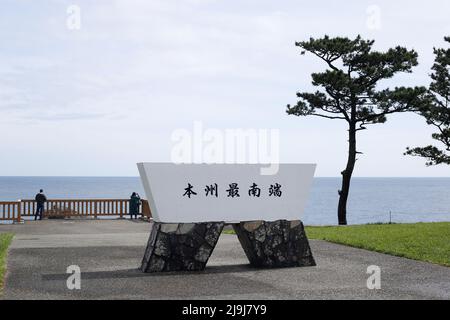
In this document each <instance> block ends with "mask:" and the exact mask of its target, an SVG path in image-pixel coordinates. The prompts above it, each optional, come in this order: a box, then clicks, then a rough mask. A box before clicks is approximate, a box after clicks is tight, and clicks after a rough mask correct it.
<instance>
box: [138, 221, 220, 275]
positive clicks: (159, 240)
mask: <svg viewBox="0 0 450 320" xmlns="http://www.w3.org/2000/svg"><path fill="white" fill-rule="evenodd" d="M223 226H224V223H223V222H208V223H161V222H152V223H151V231H150V237H149V239H148V244H147V249H146V250H145V255H144V258H143V260H142V265H141V270H142V271H143V272H161V271H198V270H203V269H204V268H205V266H206V262H208V259H209V257H210V256H211V253H212V252H213V250H214V247H215V246H216V243H217V240H218V239H219V236H220V234H221V232H222V229H223Z"/></svg>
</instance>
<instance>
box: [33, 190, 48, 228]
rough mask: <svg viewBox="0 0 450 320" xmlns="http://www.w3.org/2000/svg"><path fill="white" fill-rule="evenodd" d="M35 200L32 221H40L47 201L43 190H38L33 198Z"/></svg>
mask: <svg viewBox="0 0 450 320" xmlns="http://www.w3.org/2000/svg"><path fill="white" fill-rule="evenodd" d="M34 199H35V200H36V213H35V215H34V220H37V218H38V216H39V220H42V215H43V214H44V203H45V202H46V201H47V197H46V196H45V194H44V190H42V189H41V190H39V193H38V194H37V195H36V197H35V198H34Z"/></svg>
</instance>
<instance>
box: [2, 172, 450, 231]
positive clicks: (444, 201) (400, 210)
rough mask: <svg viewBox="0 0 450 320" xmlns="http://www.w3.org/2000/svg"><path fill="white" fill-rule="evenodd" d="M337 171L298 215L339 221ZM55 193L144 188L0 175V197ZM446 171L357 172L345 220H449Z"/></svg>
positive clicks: (121, 194) (318, 184)
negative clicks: (422, 173)
mask: <svg viewBox="0 0 450 320" xmlns="http://www.w3.org/2000/svg"><path fill="white" fill-rule="evenodd" d="M340 186H341V178H340V177H315V178H314V180H313V185H312V188H311V193H310V196H309V199H308V201H307V205H306V208H305V211H304V214H303V215H302V216H301V219H302V220H303V222H304V223H305V224H308V225H334V224H336V223H337V203H338V198H339V197H338V192H337V191H338V190H339V188H340ZM41 188H42V189H44V192H45V194H46V195H47V197H48V198H53V199H82V198H85V199H91V198H92V199H96V198H97V199H98V198H111V199H114V198H120V199H124V198H128V197H129V196H130V195H131V193H132V192H138V193H139V194H140V195H141V196H142V197H143V198H145V192H144V190H143V187H142V185H141V181H140V178H139V177H138V176H116V177H113V176H97V177H95V176H0V201H16V200H19V199H33V198H34V196H35V194H36V193H37V192H38V191H39V189H41ZM449 193H450V177H355V178H354V179H353V181H352V188H351V190H350V196H349V203H348V223H349V224H366V223H389V222H394V223H415V222H439V221H450V197H449Z"/></svg>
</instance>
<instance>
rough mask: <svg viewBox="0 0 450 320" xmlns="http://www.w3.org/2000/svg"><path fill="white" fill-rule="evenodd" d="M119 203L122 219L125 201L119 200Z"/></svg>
mask: <svg viewBox="0 0 450 320" xmlns="http://www.w3.org/2000/svg"><path fill="white" fill-rule="evenodd" d="M119 203H120V219H122V218H123V209H124V208H123V202H122V201H119Z"/></svg>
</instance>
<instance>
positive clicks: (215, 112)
mask: <svg viewBox="0 0 450 320" xmlns="http://www.w3.org/2000/svg"><path fill="white" fill-rule="evenodd" d="M94 3H95V4H94ZM70 5H76V6H78V7H79V8H80V10H81V11H80V18H81V20H80V21H81V24H80V29H76V28H75V29H73V28H69V27H68V26H67V23H68V19H69V18H70V17H73V15H72V14H71V12H73V11H70V10H69V13H68V11H67V10H68V7H69V6H70ZM0 6H1V9H0V39H1V41H0V148H1V160H0V161H1V166H0V175H38V176H42V175H74V176H77V175H80V176H92V175H94V176H103V175H107V176H123V175H125V176H136V175H138V172H137V169H136V165H135V163H136V162H141V161H170V159H171V158H170V155H171V148H172V146H173V142H172V141H171V135H172V133H173V132H174V130H177V129H181V128H185V129H188V130H192V128H193V123H194V121H201V123H202V125H203V126H204V127H205V128H217V129H227V128H231V129H233V128H242V129H249V128H250V129H279V130H280V142H281V145H280V160H281V161H282V162H314V163H317V164H318V169H317V175H318V176H338V175H339V172H340V171H342V169H343V168H344V167H345V160H346V153H347V146H346V143H347V142H346V134H347V133H346V131H345V129H346V128H345V123H341V122H339V121H332V120H327V119H319V118H314V117H302V118H298V117H294V116H288V115H287V114H286V113H285V109H286V104H288V103H291V104H292V103H295V102H296V96H295V93H296V91H299V90H301V91H305V90H311V89H312V87H311V84H310V83H311V78H310V74H311V72H314V71H320V70H323V69H324V68H325V66H324V65H323V64H321V63H320V62H319V61H317V59H315V58H314V57H313V56H311V55H305V56H301V55H300V54H299V49H298V48H297V47H295V46H294V42H295V41H301V40H306V39H308V38H309V37H311V36H314V37H321V36H323V35H325V34H328V35H330V36H336V35H340V36H349V37H354V36H356V35H357V34H361V35H362V36H363V37H365V38H370V39H375V40H376V44H375V47H376V49H379V50H384V49H387V48H389V47H392V46H396V45H403V46H406V47H408V48H411V49H412V48H413V49H415V50H417V51H418V53H419V56H420V58H419V62H420V66H419V67H417V68H415V70H414V73H413V74H405V75H399V76H397V77H396V78H395V79H394V81H393V82H390V83H386V84H385V85H390V86H395V85H427V84H428V82H429V78H428V74H429V70H430V67H431V65H432V63H433V58H434V56H433V54H432V49H433V46H438V47H439V46H444V41H443V37H444V36H445V35H450V19H449V15H448V14H449V12H450V2H449V1H448V0H441V1H439V0H435V1H411V0H409V1H406V0H405V1H376V0H375V1H361V0H351V1H348V0H347V1H299V0H293V1H266V0H252V1H249V0H239V1H231V0H223V1H219V0H217V1H214V0H184V1H182V0H178V1H171V0H161V1H153V0H116V1H113V0H104V1H103V0H101V1H87V0H86V1H75V0H73V1H56V0H54V1H50V0H47V1H45V0H42V1H34V0H33V1H32V0H30V1H24V0H11V1H9V0H1V4H0ZM378 18H379V19H378ZM70 21H73V20H69V22H70ZM431 133H432V129H431V128H428V127H427V126H426V124H425V121H424V120H423V119H421V118H420V117H418V116H416V115H405V114H402V115H395V116H392V117H390V118H388V122H387V123H386V124H382V125H377V126H371V127H370V129H369V130H367V131H365V132H362V133H361V134H360V135H359V141H358V143H359V151H361V152H364V155H362V156H360V157H359V160H358V162H357V168H356V171H355V175H356V176H374V177H385V176H436V177H439V176H450V168H449V167H448V166H439V167H433V168H427V167H425V165H424V162H425V161H424V160H423V159H419V158H412V157H405V156H403V152H404V150H405V147H406V146H421V145H427V144H429V143H430V142H432V139H431V137H430V136H431Z"/></svg>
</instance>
